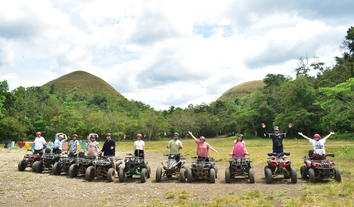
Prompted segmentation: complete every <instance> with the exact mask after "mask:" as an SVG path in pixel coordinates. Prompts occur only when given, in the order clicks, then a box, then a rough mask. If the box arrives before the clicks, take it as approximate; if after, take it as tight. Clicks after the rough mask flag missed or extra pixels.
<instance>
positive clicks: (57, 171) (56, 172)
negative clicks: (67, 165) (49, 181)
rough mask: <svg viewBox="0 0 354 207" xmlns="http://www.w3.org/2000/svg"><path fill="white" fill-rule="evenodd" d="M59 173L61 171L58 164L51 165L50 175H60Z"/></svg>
mask: <svg viewBox="0 0 354 207" xmlns="http://www.w3.org/2000/svg"><path fill="white" fill-rule="evenodd" d="M60 172H61V170H60V167H59V163H57V162H56V163H55V164H54V165H53V168H52V174H53V175H60Z"/></svg>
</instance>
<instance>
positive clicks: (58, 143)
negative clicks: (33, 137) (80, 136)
mask: <svg viewBox="0 0 354 207" xmlns="http://www.w3.org/2000/svg"><path fill="white" fill-rule="evenodd" d="M64 136H65V140H63V139H64ZM67 139H68V137H67V136H66V134H64V133H61V132H60V133H57V134H56V135H55V141H54V147H53V153H54V154H59V155H60V156H61V153H62V148H63V143H64V142H65V141H66V140H67Z"/></svg>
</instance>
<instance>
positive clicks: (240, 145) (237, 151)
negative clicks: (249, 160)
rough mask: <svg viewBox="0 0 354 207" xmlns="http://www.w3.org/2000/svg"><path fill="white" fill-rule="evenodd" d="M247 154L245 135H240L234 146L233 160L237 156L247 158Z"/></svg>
mask: <svg viewBox="0 0 354 207" xmlns="http://www.w3.org/2000/svg"><path fill="white" fill-rule="evenodd" d="M245 153H246V154H248V152H247V149H246V142H245V141H243V134H239V135H238V137H237V139H236V140H235V141H234V146H233V148H232V151H231V153H230V155H232V158H235V157H236V156H238V157H241V156H243V157H244V158H245V156H244V154H245Z"/></svg>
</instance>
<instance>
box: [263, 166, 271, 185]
mask: <svg viewBox="0 0 354 207" xmlns="http://www.w3.org/2000/svg"><path fill="white" fill-rule="evenodd" d="M265 174H266V182H267V183H268V184H270V183H272V180H273V175H272V171H271V170H270V169H269V168H266V170H265Z"/></svg>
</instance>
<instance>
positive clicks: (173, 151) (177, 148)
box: [167, 132, 183, 168]
mask: <svg viewBox="0 0 354 207" xmlns="http://www.w3.org/2000/svg"><path fill="white" fill-rule="evenodd" d="M178 138H179V134H178V133H177V132H175V133H173V139H172V140H170V141H169V142H168V144H167V149H170V153H169V154H170V155H176V156H175V159H176V161H177V162H178V161H179V160H180V156H181V149H183V145H182V142H181V140H179V139H178ZM178 167H179V168H181V163H178Z"/></svg>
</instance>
